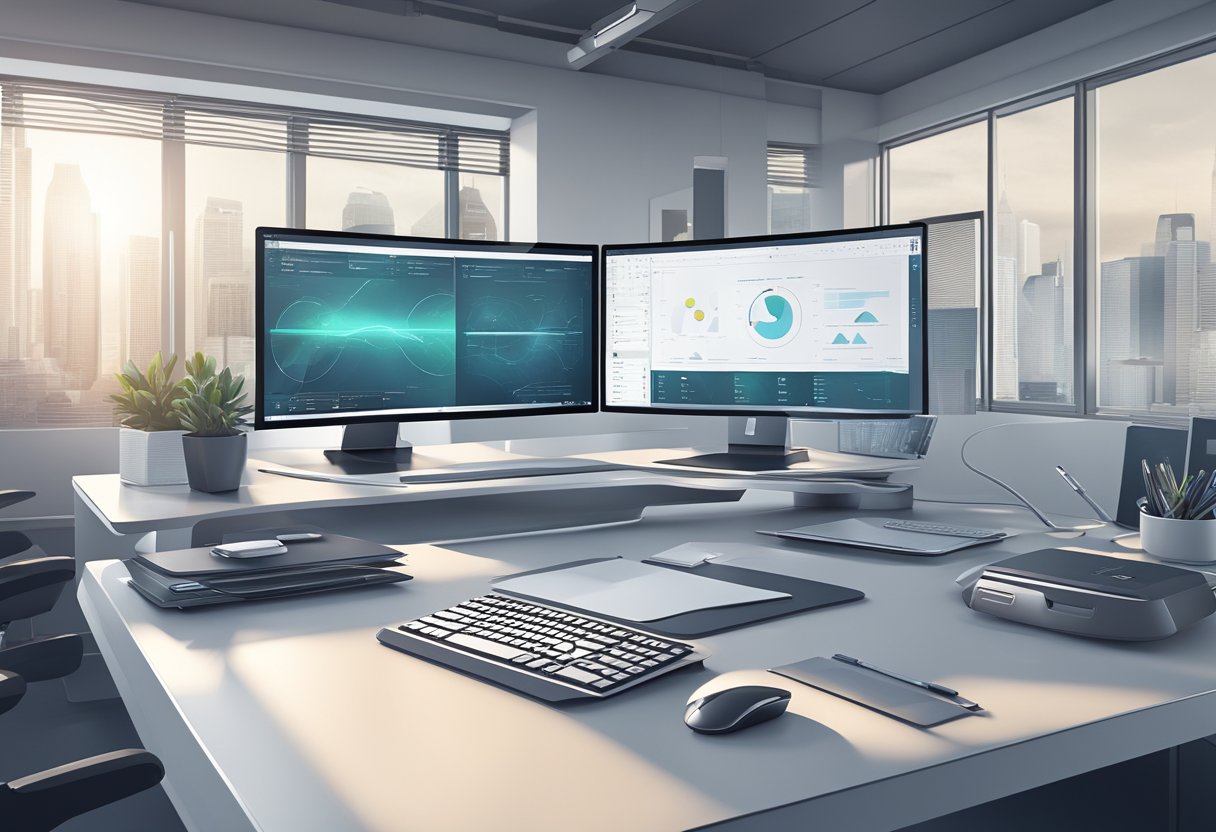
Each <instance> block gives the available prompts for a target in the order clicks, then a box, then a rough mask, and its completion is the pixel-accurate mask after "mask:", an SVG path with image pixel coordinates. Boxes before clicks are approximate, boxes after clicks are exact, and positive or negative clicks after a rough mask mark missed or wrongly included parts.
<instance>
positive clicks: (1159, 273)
mask: <svg viewBox="0 0 1216 832" xmlns="http://www.w3.org/2000/svg"><path fill="white" fill-rule="evenodd" d="M1164 278H1165V258H1164V257H1125V258H1123V259H1122V260H1114V261H1111V262H1108V263H1103V264H1102V267H1101V273H1100V276H1099V279H1100V281H1101V291H1100V304H1101V306H1100V310H1099V315H1098V321H1099V330H1098V337H1099V343H1100V345H1101V353H1100V359H1101V366H1100V367H1099V369H1098V404H1099V405H1100V406H1102V407H1129V408H1137V409H1145V408H1147V407H1148V406H1149V405H1150V404H1152V403H1153V402H1154V401H1155V400H1156V389H1157V387H1158V386H1159V384H1160V379H1159V376H1160V374H1161V370H1162V366H1163V365H1162V359H1163V356H1164V351H1165V343H1164V324H1165V320H1164V304H1165V294H1164Z"/></svg>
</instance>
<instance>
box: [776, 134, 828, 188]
mask: <svg viewBox="0 0 1216 832" xmlns="http://www.w3.org/2000/svg"><path fill="white" fill-rule="evenodd" d="M768 184H770V185H779V186H782V187H787V188H818V187H819V185H820V180H819V146H818V145H800V144H776V143H774V144H770V145H769V146H768Z"/></svg>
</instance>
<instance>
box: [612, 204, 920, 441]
mask: <svg viewBox="0 0 1216 832" xmlns="http://www.w3.org/2000/svg"><path fill="white" fill-rule="evenodd" d="M876 231H881V232H886V231H919V232H920V251H921V268H920V280H921V286H920V297H921V309H920V314H921V327H920V336H921V337H920V341H921V344H920V349H921V367H920V377H921V379H920V381H921V385H920V387H921V397H920V398H921V401H920V407H921V409H920V410H919V411H917V412H915V413H901V412H894V413H893V412H888V411H880V410H872V411H850V410H828V409H826V408H810V407H798V408H779V407H774V408H755V409H748V408H737V409H727V408H715V407H708V406H706V407H657V406H654V405H650V406H640V405H620V404H609V402H608V373H607V369H606V368H605V367H604V364H603V362H604V361H605V360H606V359H607V355H608V344H607V334H606V333H607V332H608V297H607V292H608V280H607V274H608V252H609V251H610V250H611V251H613V252H619V251H646V250H653V249H666V250H670V249H678V248H697V247H706V246H710V247H712V246H723V247H729V246H737V245H740V244H752V243H765V242H777V243H780V242H785V241H795V240H807V241H811V242H814V241H815V240H817V239H820V238H823V237H839V236H842V235H850V234H866V233H870V232H876ZM928 262H929V226H928V225H926V224H925V223H923V222H907V223H897V224H892V225H872V226H864V227H861V228H839V229H833V230H831V231H800V232H795V233H793V234H757V235H752V236H748V237H724V238H720V239H714V240H680V241H678V242H665V243H622V244H620V245H601V246H600V267H599V274H600V292H601V293H602V296H601V298H600V304H599V307H600V322H599V331H600V333H601V336H600V337H601V342H600V344H599V354H600V366H599V367H598V368H597V372H598V373H599V377H600V390H599V399H600V410H601V411H602V412H604V413H642V414H648V415H650V414H675V415H682V416H741V417H744V418H751V417H762V416H773V417H778V418H779V417H782V416H785V417H786V418H793V419H908V418H911V417H912V416H920V415H924V414H926V413H928V412H929V327H928V309H929V280H928V275H929V269H928ZM909 405H915V402H909Z"/></svg>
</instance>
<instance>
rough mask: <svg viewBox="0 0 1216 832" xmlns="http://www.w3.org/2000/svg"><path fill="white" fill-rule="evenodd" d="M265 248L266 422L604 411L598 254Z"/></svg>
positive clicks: (314, 243)
mask: <svg viewBox="0 0 1216 832" xmlns="http://www.w3.org/2000/svg"><path fill="white" fill-rule="evenodd" d="M261 242H262V245H261V248H262V253H261V262H260V264H259V265H260V267H261V274H260V275H259V320H260V322H261V324H260V325H261V342H260V344H259V350H260V351H261V355H260V359H261V362H260V368H259V373H258V375H259V386H260V388H261V394H260V396H259V399H260V406H261V409H262V412H261V416H262V419H263V421H264V422H266V423H279V424H280V425H281V424H282V423H293V424H299V423H304V422H309V421H314V422H315V421H317V420H319V419H323V418H329V419H335V418H337V419H347V418H352V417H362V416H378V417H385V418H387V419H397V420H399V419H402V418H408V417H410V416H423V415H431V414H459V413H482V414H483V415H496V414H498V413H500V412H502V411H517V410H535V409H538V408H543V409H546V410H548V409H559V410H567V409H570V410H573V409H593V408H594V406H595V402H596V396H595V364H594V361H595V359H594V355H595V339H594V336H595V333H594V326H593V322H594V319H595V308H594V303H595V269H596V264H595V247H594V246H585V247H577V246H563V247H546V246H541V245H536V246H529V245H527V244H523V245H518V244H503V245H501V246H472V245H467V244H465V245H461V244H460V243H459V242H458V241H421V240H392V239H373V238H368V239H359V238H358V237H356V236H355V235H341V236H323V235H316V236H311V237H310V236H309V235H308V232H296V233H295V234H294V235H287V234H278V235H274V234H269V235H267V236H266V238H265V239H264V240H262V241H261Z"/></svg>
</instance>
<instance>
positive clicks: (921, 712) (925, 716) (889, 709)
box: [772, 656, 974, 728]
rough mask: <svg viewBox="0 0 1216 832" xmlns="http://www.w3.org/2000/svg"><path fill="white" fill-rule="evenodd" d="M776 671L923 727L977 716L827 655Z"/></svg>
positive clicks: (957, 706)
mask: <svg viewBox="0 0 1216 832" xmlns="http://www.w3.org/2000/svg"><path fill="white" fill-rule="evenodd" d="M772 672H773V673H776V674H778V675H779V676H784V677H786V678H787V679H793V680H794V681H795V682H801V683H802V684H804V685H810V686H811V687H813V688H817V689H818V690H821V691H824V692H825V693H830V694H832V695H833V696H839V697H840V698H841V699H847V700H849V701H850V702H856V703H857V704H858V705H862V706H864V707H866V708H869V709H870V710H872V711H878V712H879V713H880V714H886V715H887V716H891V717H895V718H896V719H899V720H902V721H904V722H907V723H910V724H912V725H918V726H920V727H921V728H930V727H932V726H934V725H940V724H942V723H943V722H949V721H950V720H952V719H958V718H959V717H960V716H969V715H971V714H972V713H974V712H973V711H969V710H967V709H966V708H963V707H962V706H960V705H956V704H954V703H953V702H950V701H948V700H946V699H942V698H941V697H940V696H936V695H934V694H932V693H929V692H928V691H926V690H922V689H921V688H918V687H916V686H915V685H909V684H907V683H906V682H900V681H897V680H895V679H888V678H887V677H885V676H882V675H880V674H878V673H875V672H874V671H872V670H866V669H865V668H861V667H854V666H853V665H848V664H844V663H843V662H838V661H836V660H835V659H828V658H824V657H823V656H816V657H815V658H813V659H806V660H804V661H800V662H795V663H794V664H787V665H784V666H782V667H775V668H773V670H772Z"/></svg>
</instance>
